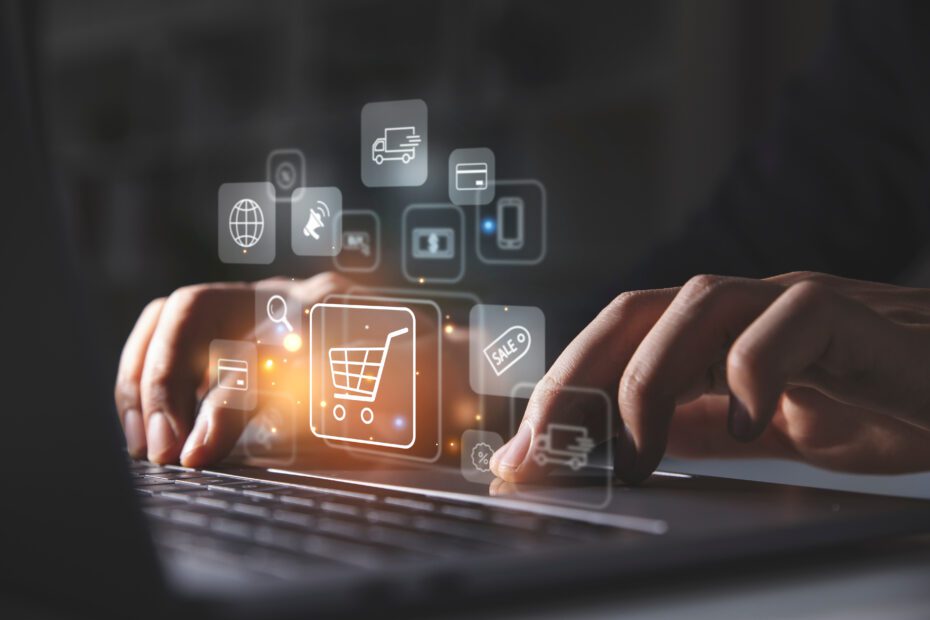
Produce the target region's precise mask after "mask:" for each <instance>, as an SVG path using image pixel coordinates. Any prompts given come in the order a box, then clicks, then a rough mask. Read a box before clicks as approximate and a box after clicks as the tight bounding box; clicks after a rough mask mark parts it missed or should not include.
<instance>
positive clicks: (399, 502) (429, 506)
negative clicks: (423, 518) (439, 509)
mask: <svg viewBox="0 0 930 620" xmlns="http://www.w3.org/2000/svg"><path fill="white" fill-rule="evenodd" d="M384 503H385V504H390V505H391V506H399V507H401V508H409V509H410V510H421V511H423V512H433V511H434V510H436V504H434V503H433V502H426V501H423V500H419V499H410V498H407V497H385V498H384Z"/></svg>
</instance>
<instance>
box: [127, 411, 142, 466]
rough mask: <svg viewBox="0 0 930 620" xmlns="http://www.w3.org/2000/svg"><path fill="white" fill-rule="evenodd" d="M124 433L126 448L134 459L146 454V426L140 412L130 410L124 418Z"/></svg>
mask: <svg viewBox="0 0 930 620" xmlns="http://www.w3.org/2000/svg"><path fill="white" fill-rule="evenodd" d="M123 432H124V433H126V448H127V449H128V450H129V454H130V455H131V456H133V457H134V458H139V457H141V456H142V455H143V454H145V425H144V424H143V423H142V414H141V413H139V412H138V410H136V409H130V410H128V411H127V412H126V415H125V416H123Z"/></svg>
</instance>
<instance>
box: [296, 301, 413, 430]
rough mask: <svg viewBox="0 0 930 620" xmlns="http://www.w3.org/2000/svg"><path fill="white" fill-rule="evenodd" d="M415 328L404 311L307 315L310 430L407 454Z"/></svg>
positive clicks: (346, 307)
mask: <svg viewBox="0 0 930 620" xmlns="http://www.w3.org/2000/svg"><path fill="white" fill-rule="evenodd" d="M416 338H417V321H416V315H415V314H414V312H413V311H412V310H411V309H410V308H406V307H399V306H376V305H361V304H358V305H356V304H334V303H318V304H315V305H314V306H313V307H312V308H311V309H310V320H309V340H310V345H309V349H310V429H311V431H312V432H313V433H314V434H315V435H316V436H318V437H323V438H326V439H335V440H339V441H345V442H352V443H359V444H368V445H374V446H384V447H393V448H410V447H412V446H413V445H414V443H415V442H416V435H417V409H416V394H417V387H416V386H417V361H416V358H417V356H416V353H417V346H416V344H417V340H416Z"/></svg>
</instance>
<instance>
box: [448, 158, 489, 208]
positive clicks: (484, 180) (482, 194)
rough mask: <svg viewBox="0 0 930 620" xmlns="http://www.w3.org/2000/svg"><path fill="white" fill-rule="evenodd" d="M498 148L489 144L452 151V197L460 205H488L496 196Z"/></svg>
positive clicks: (453, 201) (450, 178)
mask: <svg viewBox="0 0 930 620" xmlns="http://www.w3.org/2000/svg"><path fill="white" fill-rule="evenodd" d="M495 167H496V163H495V158H494V151H492V150H491V149H489V148H485V147H478V148H467V149H455V150H454V151H452V152H451V153H449V168H448V174H449V200H450V201H451V202H452V204H456V205H486V204H488V203H490V202H491V201H492V200H493V199H494V185H495V179H494V176H495V174H496V171H495Z"/></svg>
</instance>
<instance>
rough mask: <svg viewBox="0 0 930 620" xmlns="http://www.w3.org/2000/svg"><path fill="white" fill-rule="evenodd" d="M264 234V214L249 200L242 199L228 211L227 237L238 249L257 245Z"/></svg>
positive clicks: (258, 206) (259, 207)
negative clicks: (230, 238)
mask: <svg viewBox="0 0 930 620" xmlns="http://www.w3.org/2000/svg"><path fill="white" fill-rule="evenodd" d="M264 233H265V212H264V211H262V207H261V205H259V204H258V203H257V202H255V201H254V200H252V199H251V198H243V199H242V200H239V201H238V202H236V204H234V205H233V208H232V209H230V211H229V236H230V237H232V240H233V243H235V244H236V245H238V246H239V247H240V248H245V249H248V248H251V247H253V246H255V245H258V242H259V241H261V240H262V235H263V234H264Z"/></svg>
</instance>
